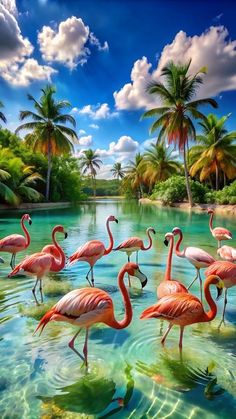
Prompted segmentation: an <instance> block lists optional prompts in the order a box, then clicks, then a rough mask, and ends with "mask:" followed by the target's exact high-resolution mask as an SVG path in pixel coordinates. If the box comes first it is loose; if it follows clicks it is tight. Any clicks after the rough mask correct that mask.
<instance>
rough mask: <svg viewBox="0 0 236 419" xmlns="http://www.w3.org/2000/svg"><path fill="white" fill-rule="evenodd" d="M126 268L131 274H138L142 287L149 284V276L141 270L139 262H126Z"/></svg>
mask: <svg viewBox="0 0 236 419" xmlns="http://www.w3.org/2000/svg"><path fill="white" fill-rule="evenodd" d="M124 270H125V272H127V273H128V274H129V275H130V276H136V278H138V279H139V280H140V282H141V285H142V288H144V287H145V285H146V284H147V277H146V275H144V274H143V273H142V272H141V271H140V269H139V266H138V265H137V263H133V262H128V263H126V265H125V266H124Z"/></svg>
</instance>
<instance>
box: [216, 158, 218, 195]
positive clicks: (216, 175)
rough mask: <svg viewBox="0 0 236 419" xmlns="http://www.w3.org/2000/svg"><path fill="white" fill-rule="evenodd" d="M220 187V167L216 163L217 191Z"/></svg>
mask: <svg viewBox="0 0 236 419" xmlns="http://www.w3.org/2000/svg"><path fill="white" fill-rule="evenodd" d="M218 189H219V169H218V166H217V164H216V191H218Z"/></svg>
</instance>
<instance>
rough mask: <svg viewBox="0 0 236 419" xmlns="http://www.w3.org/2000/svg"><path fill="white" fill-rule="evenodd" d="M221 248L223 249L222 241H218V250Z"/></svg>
mask: <svg viewBox="0 0 236 419" xmlns="http://www.w3.org/2000/svg"><path fill="white" fill-rule="evenodd" d="M220 248H221V241H220V240H218V249H220Z"/></svg>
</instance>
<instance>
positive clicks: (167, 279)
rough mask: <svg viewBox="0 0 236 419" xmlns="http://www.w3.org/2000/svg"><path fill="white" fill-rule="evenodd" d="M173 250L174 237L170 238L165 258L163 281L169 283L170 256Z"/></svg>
mask: <svg viewBox="0 0 236 419" xmlns="http://www.w3.org/2000/svg"><path fill="white" fill-rule="evenodd" d="M173 249H174V237H173V236H172V237H171V238H170V248H169V252H168V256H167V266H166V272H165V281H171V267H172V255H173Z"/></svg>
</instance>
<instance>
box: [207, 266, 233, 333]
mask: <svg viewBox="0 0 236 419" xmlns="http://www.w3.org/2000/svg"><path fill="white" fill-rule="evenodd" d="M205 275H217V276H219V277H220V279H221V280H222V281H223V283H224V287H225V298H224V308H223V314H222V319H221V321H220V324H219V329H220V327H221V325H222V323H224V322H225V309H226V305H227V291H228V288H231V287H233V286H235V285H236V265H235V264H234V263H232V262H228V261H224V260H218V261H216V262H215V263H213V264H212V265H211V266H209V268H208V269H207V270H206V272H205Z"/></svg>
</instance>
